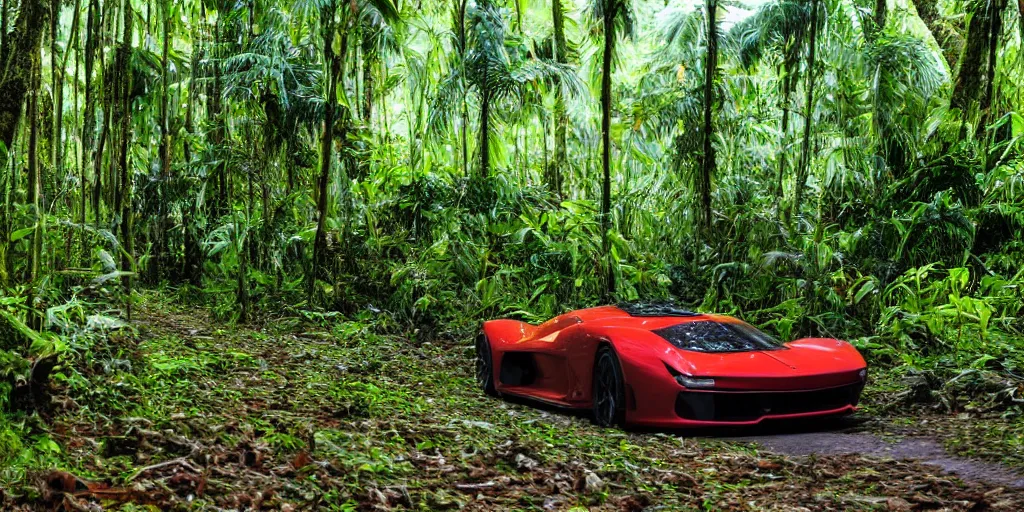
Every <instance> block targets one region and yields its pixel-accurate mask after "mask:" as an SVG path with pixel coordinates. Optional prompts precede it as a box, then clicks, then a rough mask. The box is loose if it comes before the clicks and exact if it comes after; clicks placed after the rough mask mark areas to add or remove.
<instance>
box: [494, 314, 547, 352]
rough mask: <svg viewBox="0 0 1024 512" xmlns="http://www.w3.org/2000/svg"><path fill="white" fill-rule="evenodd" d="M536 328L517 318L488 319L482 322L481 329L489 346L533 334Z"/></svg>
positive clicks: (496, 345) (511, 341)
mask: <svg viewBox="0 0 1024 512" xmlns="http://www.w3.org/2000/svg"><path fill="white" fill-rule="evenodd" d="M536 329H537V328H536V327H534V326H532V325H530V324H528V323H526V322H520V321H518V320H490V321H487V322H484V327H483V331H484V334H485V335H486V336H487V341H489V342H490V343H491V348H495V347H504V346H506V345H509V344H512V343H516V342H518V341H520V340H522V339H523V338H526V337H527V336H530V335H532V334H533V332H534V331H535V330H536Z"/></svg>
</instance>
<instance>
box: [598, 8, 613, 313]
mask: <svg viewBox="0 0 1024 512" xmlns="http://www.w3.org/2000/svg"><path fill="white" fill-rule="evenodd" d="M607 3H609V2H606V5H607ZM614 55H615V23H614V13H610V12H605V13H604V55H603V56H602V59H601V170H602V173H603V180H602V182H601V183H602V185H601V251H602V255H603V256H604V259H605V263H606V264H607V269H606V270H607V277H606V279H605V298H611V296H612V295H613V294H614V293H615V271H614V268H613V266H612V261H611V240H610V239H609V238H608V230H609V229H610V228H611V226H610V220H611V219H610V217H611V210H612V172H611V165H612V135H611V133H612V59H613V58H614Z"/></svg>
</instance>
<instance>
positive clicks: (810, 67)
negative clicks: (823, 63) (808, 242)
mask: <svg viewBox="0 0 1024 512" xmlns="http://www.w3.org/2000/svg"><path fill="white" fill-rule="evenodd" d="M820 5H821V0H811V30H810V33H809V36H808V39H807V44H808V48H807V80H806V84H805V85H806V87H807V100H806V103H804V140H803V143H802V144H801V147H800V166H799V168H798V169H797V175H796V186H795V188H796V192H795V194H794V199H793V209H792V215H793V216H796V215H799V214H800V205H801V203H802V202H803V198H804V188H806V187H807V170H808V167H810V165H811V126H812V125H813V123H812V121H811V118H812V117H814V77H815V69H814V67H815V65H816V64H817V63H816V61H815V55H816V51H817V49H818V8H819V6H820Z"/></svg>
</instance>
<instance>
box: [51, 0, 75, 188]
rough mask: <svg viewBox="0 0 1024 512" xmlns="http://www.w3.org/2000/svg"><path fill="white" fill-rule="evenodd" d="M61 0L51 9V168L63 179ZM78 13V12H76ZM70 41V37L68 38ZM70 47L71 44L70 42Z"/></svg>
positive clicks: (55, 1) (56, 1)
mask: <svg viewBox="0 0 1024 512" xmlns="http://www.w3.org/2000/svg"><path fill="white" fill-rule="evenodd" d="M60 7H61V0H52V3H51V4H50V10H51V12H52V13H53V15H52V16H50V85H51V88H52V90H53V126H52V127H51V134H52V135H51V142H50V169H51V171H52V172H53V176H54V177H55V178H56V179H63V177H64V172H63V170H64V169H63V163H64V155H63V149H64V143H63V140H61V139H62V138H63V131H64V126H63V125H64V65H63V64H65V63H63V62H61V61H62V59H61V58H60V55H59V52H58V48H57V39H58V37H59V36H60ZM76 15H77V13H76ZM68 41H69V43H70V41H71V40H70V39H68ZM68 46H69V47H70V46H71V45H70V44H68Z"/></svg>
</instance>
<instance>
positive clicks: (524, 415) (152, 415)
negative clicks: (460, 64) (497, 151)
mask: <svg viewBox="0 0 1024 512" xmlns="http://www.w3.org/2000/svg"><path fill="white" fill-rule="evenodd" d="M352 327H353V326H352V325H335V326H320V327H315V330H311V329H310V326H308V325H305V324H302V323H300V322H298V321H278V322H274V323H273V324H268V325H267V326H266V327H264V328H262V329H255V328H232V329H230V330H222V329H218V328H216V327H214V326H213V325H212V324H211V323H210V322H209V320H208V319H207V318H206V317H205V315H204V314H203V313H202V312H199V311H195V310H185V309H175V308H173V307H171V306H168V305H160V306H159V307H147V308H145V309H144V310H143V311H142V312H141V313H140V314H139V315H138V320H136V322H135V332H134V333H132V334H129V335H126V336H125V337H124V338H122V339H118V340H116V341H117V343H118V344H119V346H120V347H121V349H120V350H118V351H116V352H112V353H111V354H108V355H107V356H106V357H107V360H103V359H104V357H102V356H99V357H97V358H96V360H95V361H93V362H92V363H91V366H90V368H88V369H86V370H85V371H83V372H82V375H83V377H84V378H86V379H87V381H88V385H87V386H66V387H65V388H63V389H58V390H56V391H57V396H56V397H55V403H59V404H61V406H60V407H59V410H54V411H52V412H51V414H50V417H48V418H47V420H48V424H49V425H50V427H49V428H50V429H51V437H52V438H53V439H54V440H55V441H57V443H58V444H59V445H60V446H61V447H62V450H61V453H60V460H61V463H60V464H59V465H58V466H59V467H39V468H36V469H35V470H34V471H31V472H29V473H28V474H27V475H26V476H25V478H23V479H21V480H19V481H16V482H14V484H13V485H11V486H9V487H8V488H6V489H3V490H0V508H3V509H4V510H26V511H27V510H48V511H52V510H66V511H71V510H87V511H96V510H281V511H295V510H405V509H417V510H573V509H576V510H580V508H579V507H583V509H590V510H616V511H620V510H621V511H639V510H1007V511H1018V510H1021V509H1024V490H1022V489H1020V488H1017V487H1014V486H1013V485H1007V482H999V481H992V479H990V478H985V477H986V476H989V475H980V476H981V478H969V479H968V480H967V481H965V480H961V479H960V478H958V477H957V476H955V475H949V474H945V473H943V471H942V468H940V467H936V466H934V465H929V464H924V463H922V462H921V461H917V460H913V457H911V458H909V459H904V460H898V459H899V458H900V457H899V456H900V455H901V454H900V453H898V452H897V453H896V454H895V457H893V456H892V455H891V454H886V453H881V452H877V451H872V450H846V451H845V453H844V451H843V450H838V451H834V452H830V451H827V450H825V451H822V453H814V454H808V453H787V450H779V449H777V448H778V446H777V445H776V446H775V448H776V449H775V450H773V445H772V441H768V442H765V439H761V438H758V439H744V438H732V439H724V440H723V439H714V438H708V437H700V436H696V437H693V436H687V435H680V434H679V433H657V432H622V431H617V430H604V429H599V428H597V427H594V426H592V425H591V424H590V423H589V421H588V420H587V419H586V418H585V417H583V416H581V415H570V414H560V413H553V412H551V411H545V410H540V409H537V408H534V407H532V406H530V405H528V404H519V403H511V402H503V401H500V400H496V399H492V398H489V397H486V396H484V395H483V394H482V393H479V392H477V390H476V389H475V387H474V381H473V376H472V367H473V366H472V347H471V346H469V345H468V344H464V343H460V342H459V341H458V340H445V339H443V338H435V339H434V341H432V342H422V343H418V344H417V343H410V342H409V341H408V340H406V339H404V338H402V337H400V336H390V335H377V334H372V332H373V330H372V329H354V328H352ZM353 332H355V333H357V334H356V335H354V336H353V335H352V333H353ZM122 352H124V353H129V354H130V356H129V357H128V359H130V364H120V365H111V364H110V361H111V360H113V359H114V357H115V355H116V356H117V357H121V356H120V355H118V354H120V353H122ZM339 368H344V370H343V371H342V370H339ZM864 435H867V434H864ZM752 442H758V443H761V444H763V445H764V448H766V449H762V450H758V449H757V448H756V446H755V445H754V444H752ZM797 442H798V443H800V442H801V441H799V439H798V441H797ZM836 442H838V443H842V442H846V441H843V440H842V439H839V440H836ZM936 449H938V448H936ZM772 451H777V452H780V453H771V452H772ZM790 452H792V450H790ZM935 453H938V452H935ZM887 455H889V456H887ZM910 455H913V454H910ZM925 459H926V460H925V461H926V462H927V457H925ZM954 460H962V459H957V458H954ZM932 462H934V461H932ZM975 476H977V475H975ZM996 480H998V479H996Z"/></svg>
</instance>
